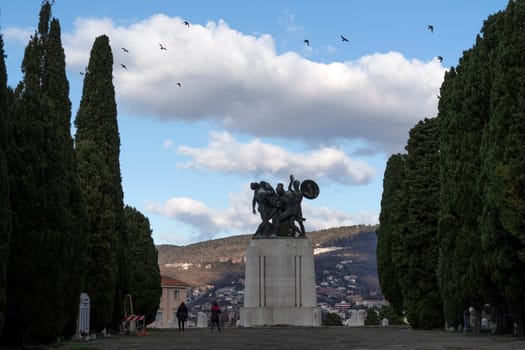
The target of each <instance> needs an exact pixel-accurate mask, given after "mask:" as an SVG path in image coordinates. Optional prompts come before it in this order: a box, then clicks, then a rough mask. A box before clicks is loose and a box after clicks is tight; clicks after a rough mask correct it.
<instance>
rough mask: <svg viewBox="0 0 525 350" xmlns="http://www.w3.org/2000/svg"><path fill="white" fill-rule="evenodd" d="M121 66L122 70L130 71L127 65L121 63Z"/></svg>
mask: <svg viewBox="0 0 525 350" xmlns="http://www.w3.org/2000/svg"><path fill="white" fill-rule="evenodd" d="M120 65H121V66H122V68H124V69H128V67H126V65H125V64H122V63H121V64H120Z"/></svg>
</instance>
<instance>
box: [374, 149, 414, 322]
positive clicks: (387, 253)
mask: <svg viewBox="0 0 525 350" xmlns="http://www.w3.org/2000/svg"><path fill="white" fill-rule="evenodd" d="M405 181H406V155H402V154H394V155H392V156H391V157H390V158H389V159H388V162H387V163H386V168H385V175H384V178H383V194H382V197H381V213H380V214H379V227H378V228H377V230H376V234H377V272H378V275H379V284H380V286H381V291H382V292H383V295H384V296H385V298H386V299H387V300H388V301H389V302H390V305H391V306H392V308H393V309H394V311H395V312H396V313H397V314H399V315H401V313H402V311H403V302H404V297H403V292H402V290H401V285H400V278H401V276H402V275H403V266H402V265H401V264H399V260H401V259H400V258H401V255H402V252H403V247H402V246H401V244H400V242H401V237H402V236H403V234H405V233H406V231H407V223H406V217H407V201H406V186H405Z"/></svg>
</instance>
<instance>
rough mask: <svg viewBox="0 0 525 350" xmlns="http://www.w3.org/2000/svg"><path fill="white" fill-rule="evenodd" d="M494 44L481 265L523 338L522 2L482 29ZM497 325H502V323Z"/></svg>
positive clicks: (524, 143) (485, 137) (485, 144)
mask: <svg viewBox="0 0 525 350" xmlns="http://www.w3.org/2000/svg"><path fill="white" fill-rule="evenodd" d="M484 29H485V35H486V38H487V40H488V39H490V40H491V42H492V43H494V46H495V48H494V50H493V51H492V52H491V56H490V57H491V64H492V66H493V70H494V75H493V77H494V80H493V85H492V90H491V99H490V119H489V122H488V124H487V127H486V128H485V133H484V135H483V147H482V150H483V157H484V162H483V175H484V177H485V179H486V181H485V182H484V191H483V195H484V196H483V198H484V202H483V215H482V225H481V228H482V243H483V246H484V248H485V263H486V266H487V269H488V271H489V272H490V274H491V279H492V280H493V281H494V283H495V284H496V285H497V286H498V288H499V290H500V292H501V295H502V296H503V298H504V300H505V304H506V306H507V307H508V310H509V311H510V313H511V314H512V316H513V317H514V319H515V320H516V321H517V323H518V333H519V334H520V335H523V334H524V333H525V292H524V288H523V286H524V285H525V175H524V174H525V137H524V135H525V80H524V78H523V77H525V56H524V54H523V52H525V1H511V2H509V4H508V6H507V9H506V10H505V11H504V12H501V13H498V14H497V15H495V16H493V17H492V18H491V19H490V21H487V23H486V25H485V28H484ZM502 320H503V319H502Z"/></svg>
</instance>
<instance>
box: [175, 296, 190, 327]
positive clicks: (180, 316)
mask: <svg viewBox="0 0 525 350" xmlns="http://www.w3.org/2000/svg"><path fill="white" fill-rule="evenodd" d="M187 318H188V308H187V307H186V304H184V302H182V303H180V305H179V307H178V309H177V320H178V321H179V332H184V323H185V322H186V319H187Z"/></svg>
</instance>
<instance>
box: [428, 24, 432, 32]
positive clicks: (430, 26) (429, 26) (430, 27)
mask: <svg viewBox="0 0 525 350" xmlns="http://www.w3.org/2000/svg"><path fill="white" fill-rule="evenodd" d="M427 28H428V30H430V32H431V33H434V26H433V25H432V24H428V25H427Z"/></svg>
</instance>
